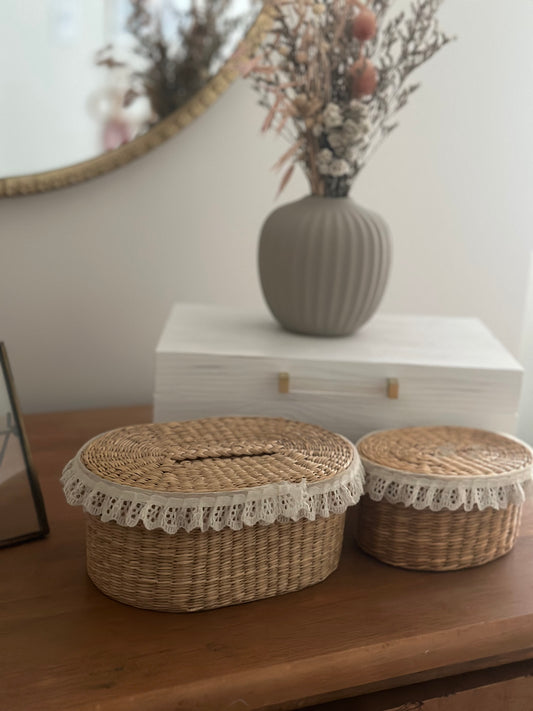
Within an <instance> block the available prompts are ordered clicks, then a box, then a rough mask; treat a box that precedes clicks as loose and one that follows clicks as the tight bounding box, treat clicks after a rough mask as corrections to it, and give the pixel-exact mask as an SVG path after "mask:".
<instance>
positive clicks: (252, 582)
mask: <svg viewBox="0 0 533 711" xmlns="http://www.w3.org/2000/svg"><path fill="white" fill-rule="evenodd" d="M63 484H64V487H65V493H66V495H67V500H69V502H70V503H73V504H81V505H83V506H84V509H85V511H86V514H87V570H88V573H89V576H90V578H91V579H92V580H93V582H94V583H95V584H96V585H97V587H98V588H100V590H101V591H102V592H104V593H105V594H107V595H109V596H110V597H113V598H115V599H117V600H120V601H121V602H125V603H127V604H130V605H134V606H137V607H143V608H149V609H155V610H167V611H174V612H181V611H193V610H202V609H209V608H213V607H220V606H223V605H231V604H235V603H240V602H247V601H251V600H256V599H258V598H262V597H269V596H272V595H278V594H281V593H286V592H292V591H295V590H299V589H300V588H303V587H306V586H307V585H312V584H314V583H317V582H319V581H321V580H323V579H324V578H326V577H327V576H328V575H329V574H330V573H331V572H332V571H333V570H335V568H336V567H337V565H338V560H339V555H340V549H341V544H342V536H343V528H344V512H345V510H346V506H347V505H350V504H351V503H356V501H357V500H358V499H359V497H360V495H361V494H362V491H363V471H362V468H361V465H360V462H359V457H358V455H357V452H356V450H355V448H354V446H353V445H351V444H350V443H349V442H348V441H347V440H345V439H344V438H342V437H339V436H338V435H334V434H332V433H330V432H327V431H326V430H324V429H322V428H320V427H315V426H312V425H306V424H301V423H296V422H292V421H289V420H283V419H275V418H209V419H206V420H195V421H191V422H177V423H165V424H159V423H158V424H150V425H140V426H135V427H126V428H122V429H119V430H114V431H112V432H108V433H106V434H104V435H101V436H100V437H97V438H95V439H94V440H91V441H90V442H89V443H88V444H87V445H86V446H85V447H84V448H83V449H82V450H81V451H80V452H79V453H78V455H77V457H76V458H75V460H72V462H70V463H69V465H67V467H66V468H65V472H64V475H63ZM94 512H98V515H94ZM141 512H142V516H141ZM252 523H253V524H255V525H252ZM150 529H153V530H150ZM162 529H165V530H162ZM169 531H172V533H169Z"/></svg>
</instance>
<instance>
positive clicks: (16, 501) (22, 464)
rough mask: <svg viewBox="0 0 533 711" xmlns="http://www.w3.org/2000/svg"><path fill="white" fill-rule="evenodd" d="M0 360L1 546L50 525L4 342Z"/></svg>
mask: <svg viewBox="0 0 533 711" xmlns="http://www.w3.org/2000/svg"><path fill="white" fill-rule="evenodd" d="M0 363H1V368H0V546H6V545H10V544H13V543H21V542H22V541H26V540H29V539H32V538H38V537H41V536H43V535H46V533H47V532H48V525H47V522H46V515H45V512H44V505H43V502H42V497H41V492H40V489H39V483H38V481H37V479H36V477H35V475H34V473H33V471H32V469H31V464H30V459H29V451H28V448H27V444H26V439H25V435H24V431H23V428H22V420H21V418H20V413H19V411H18V407H17V401H16V397H15V392H14V387H13V382H12V378H11V371H10V369H9V363H8V360H7V354H6V351H5V348H4V346H3V344H1V343H0Z"/></svg>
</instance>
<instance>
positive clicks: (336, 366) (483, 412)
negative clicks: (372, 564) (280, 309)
mask: <svg viewBox="0 0 533 711" xmlns="http://www.w3.org/2000/svg"><path fill="white" fill-rule="evenodd" d="M280 374H288V380H287V378H286V377H285V376H283V375H282V376H281V378H280ZM521 380H522V368H521V366H520V365H519V363H518V362H517V361H516V360H515V359H514V358H513V357H512V356H511V355H510V354H509V353H508V352H507V351H506V350H505V348H504V347H503V346H502V345H501V344H500V343H499V342H498V341H497V340H496V339H495V338H494V336H493V335H492V334H491V333H490V332H489V331H488V330H487V328H486V327H485V326H484V325H483V324H482V323H481V322H480V321H479V320H477V319H473V318H445V317H430V316H404V315H377V316H375V317H374V318H373V319H372V321H371V322H370V323H368V324H367V325H366V326H365V327H364V328H363V329H361V331H359V332H358V333H356V334H355V335H354V336H352V337H348V338H314V337H309V336H298V335H295V334H291V333H287V332H285V331H283V330H282V329H281V328H280V327H279V326H278V325H277V324H276V323H275V322H274V321H273V320H272V318H271V317H270V315H269V314H267V313H266V312H249V311H244V310H243V311H239V310H236V309H229V308H224V307H218V306H199V305H191V304H176V305H175V306H174V308H173V309H172V312H171V314H170V317H169V319H168V321H167V323H166V325H165V327H164V330H163V333H162V336H161V339H160V341H159V344H158V346H157V351H156V366H155V392H154V420H155V421H159V422H162V421H170V420H185V419H192V418H196V417H209V416H219V415H264V416H278V417H288V418H292V419H298V420H303V421H305V422H311V423H314V424H319V425H322V426H323V427H326V428H328V429H330V430H333V431H335V432H338V433H340V434H343V435H345V436H347V437H349V438H351V439H356V438H358V437H360V436H361V435H363V434H365V433H366V432H369V431H370V430H374V429H379V428H386V427H401V426H408V425H438V424H453V425H463V426H470V427H480V428H485V429H491V430H496V431H505V432H509V433H513V432H514V431H515V428H516V419H517V411H518V401H519V394H520V386H521ZM395 386H396V387H397V391H398V392H397V398H394V395H395V394H396V393H395V392H394V390H395ZM287 389H288V392H282V391H283V390H287ZM391 396H392V397H391Z"/></svg>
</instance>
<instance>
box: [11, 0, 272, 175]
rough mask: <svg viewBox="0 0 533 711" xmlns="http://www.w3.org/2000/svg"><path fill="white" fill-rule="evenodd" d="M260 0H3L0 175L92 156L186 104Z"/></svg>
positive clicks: (233, 45)
mask: <svg viewBox="0 0 533 711" xmlns="http://www.w3.org/2000/svg"><path fill="white" fill-rule="evenodd" d="M260 11H261V3H259V2H258V1H257V0H103V1H102V2H92V0H46V1H45V2H43V0H24V2H22V3H21V2H19V1H18V0H2V2H1V3H0V26H1V27H2V29H3V34H2V42H0V61H1V65H2V67H3V73H2V75H1V80H0V90H1V93H2V103H3V106H4V113H3V130H2V131H1V132H0V178H5V177H8V176H10V177H16V176H24V175H30V174H36V173H41V172H44V171H50V170H56V169H59V168H64V167H66V166H70V165H73V164H76V163H81V162H83V161H86V160H89V159H91V158H95V157H97V156H100V155H102V154H104V153H105V152H106V151H109V150H110V149H113V148H116V147H118V146H120V145H122V144H124V143H126V142H129V141H131V140H132V139H134V138H135V137H137V136H139V135H142V134H143V133H145V132H146V131H147V130H148V129H149V128H151V127H153V126H154V125H155V124H156V123H157V122H158V121H159V120H160V119H161V118H163V117H165V116H167V115H168V114H169V113H171V112H172V111H174V110H175V109H176V108H178V107H181V106H183V105H184V104H186V103H187V102H188V101H189V100H190V99H191V98H193V97H194V96H195V95H196V94H197V92H198V91H199V90H200V89H201V88H202V87H203V86H205V84H206V82H208V81H209V80H210V79H211V78H212V77H213V76H215V75H216V73H217V72H218V71H219V69H220V67H221V66H222V65H223V64H224V63H225V62H226V61H227V60H228V59H229V58H230V57H231V56H232V55H233V54H234V52H235V51H236V50H237V48H238V46H239V43H240V41H241V40H242V39H243V37H244V35H245V33H246V31H247V30H248V29H249V27H250V26H251V25H252V24H253V23H254V20H255V19H256V17H257V15H258V14H259V13H260Z"/></svg>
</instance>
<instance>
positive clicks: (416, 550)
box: [357, 427, 532, 571]
mask: <svg viewBox="0 0 533 711" xmlns="http://www.w3.org/2000/svg"><path fill="white" fill-rule="evenodd" d="M358 449H359V453H360V454H361V457H362V458H363V460H367V461H369V462H372V463H376V464H379V465H380V466H382V467H385V468H390V469H394V470H400V471H403V472H411V473H413V474H414V475H416V474H424V475H434V476H439V477H459V476H460V477H468V476H472V477H474V476H476V477H479V476H483V475H491V474H502V473H510V472H513V471H516V470H519V469H523V468H524V467H527V466H530V465H531V463H532V457H531V453H530V450H529V449H528V448H526V447H524V446H523V445H522V444H520V442H517V441H515V440H513V439H511V438H508V437H505V436H503V435H499V434H495V433H492V432H486V431H484V430H476V429H469V428H463V427H411V428H405V429H398V430H387V431H384V432H376V433H374V434H371V435H369V436H368V437H365V438H364V439H363V440H361V441H360V442H359V445H358ZM521 511H522V506H521V505H515V504H512V505H510V506H508V507H507V508H505V509H501V510H496V509H492V508H489V509H485V510H483V511H480V510H479V509H474V510H472V511H465V510H464V509H458V510H457V511H448V510H443V511H430V510H428V509H425V510H416V509H414V508H412V507H406V506H404V505H403V504H392V503H389V502H388V501H384V500H383V501H372V500H371V499H370V497H369V496H367V495H365V496H364V497H363V498H362V499H361V506H360V512H359V523H358V529H357V541H358V544H359V545H360V546H361V548H362V549H363V550H365V551H366V552H367V553H370V554H371V555H373V556H375V557H376V558H378V559H379V560H381V561H383V562H385V563H389V564H390V565H396V566H399V567H403V568H410V569H415V570H436V571H445V570H458V569H461V568H469V567H473V566H477V565H482V564H484V563H488V562H489V561H491V560H494V559H496V558H499V557H500V556H502V555H505V554H506V553H508V552H509V551H510V550H511V548H512V547H513V545H514V543H515V541H516V537H517V535H518V530H519V526H520V517H521Z"/></svg>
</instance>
